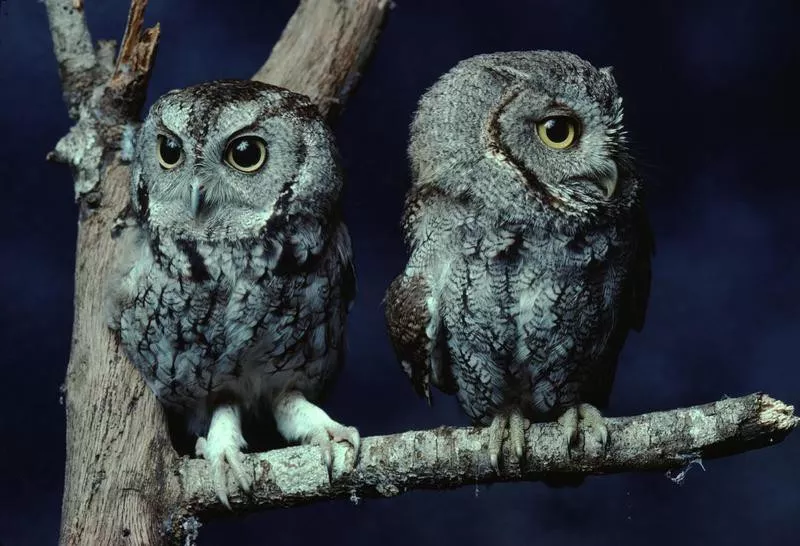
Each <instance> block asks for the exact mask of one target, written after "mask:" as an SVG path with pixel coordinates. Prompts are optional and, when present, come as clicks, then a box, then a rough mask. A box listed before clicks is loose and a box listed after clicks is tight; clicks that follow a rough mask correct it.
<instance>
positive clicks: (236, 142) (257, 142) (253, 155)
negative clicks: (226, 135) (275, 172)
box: [225, 136, 267, 173]
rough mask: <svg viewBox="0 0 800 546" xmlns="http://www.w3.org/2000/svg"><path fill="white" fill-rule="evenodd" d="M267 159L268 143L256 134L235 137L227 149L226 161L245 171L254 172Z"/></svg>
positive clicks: (238, 169)
mask: <svg viewBox="0 0 800 546" xmlns="http://www.w3.org/2000/svg"><path fill="white" fill-rule="evenodd" d="M266 161H267V144H266V143H265V142H264V141H263V140H261V139H260V138H258V137H255V136H242V137H239V138H235V139H233V140H232V141H231V143H230V144H228V149H227V150H225V163H227V164H228V165H230V166H231V167H233V168H234V169H236V170H237V171H242V172H243V173H253V172H256V171H257V170H258V169H260V168H261V167H262V166H263V165H264V163H266Z"/></svg>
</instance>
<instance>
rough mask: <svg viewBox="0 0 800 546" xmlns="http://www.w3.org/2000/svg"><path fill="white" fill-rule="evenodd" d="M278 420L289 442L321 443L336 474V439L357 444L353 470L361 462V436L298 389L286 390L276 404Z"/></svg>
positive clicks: (330, 473) (323, 454) (330, 466)
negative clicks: (307, 398)
mask: <svg viewBox="0 0 800 546" xmlns="http://www.w3.org/2000/svg"><path fill="white" fill-rule="evenodd" d="M273 409H274V415H275V421H276V423H277V424H278V430H279V431H280V433H281V435H283V437H284V438H285V439H286V440H287V441H289V442H299V443H301V444H303V445H316V446H319V448H320V450H321V452H322V462H323V463H324V464H325V467H326V468H327V469H328V475H329V477H332V474H333V468H334V466H335V465H334V463H335V461H334V456H333V442H337V443H338V442H347V443H349V444H350V445H351V446H353V462H352V466H351V467H350V468H348V469H347V470H352V469H353V467H355V464H356V462H357V461H358V454H359V450H360V447H361V437H360V435H359V433H358V430H356V429H355V428H354V427H348V426H345V425H342V424H341V423H337V422H336V421H334V420H333V419H331V418H330V417H329V416H328V414H327V413H325V412H324V411H323V410H322V408H320V407H318V406H315V405H314V404H312V403H311V402H309V401H308V400H306V399H305V397H304V396H303V395H302V394H301V393H299V392H295V391H290V392H288V393H284V394H283V395H282V396H281V397H279V398H278V399H277V400H276V401H275V403H274V405H273Z"/></svg>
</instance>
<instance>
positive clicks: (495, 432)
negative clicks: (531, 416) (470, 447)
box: [489, 410, 525, 473]
mask: <svg viewBox="0 0 800 546" xmlns="http://www.w3.org/2000/svg"><path fill="white" fill-rule="evenodd" d="M506 429H508V440H507V441H508V442H509V443H510V444H511V450H512V453H513V454H514V455H515V456H516V458H517V461H522V459H523V457H524V455H525V419H524V418H523V417H522V414H521V413H520V412H519V410H513V411H512V412H511V413H508V414H498V415H495V417H494V419H493V420H492V424H491V425H489V463H490V464H491V465H492V468H494V470H495V472H497V473H499V472H500V464H499V459H500V455H501V454H502V453H503V435H504V433H505V431H506Z"/></svg>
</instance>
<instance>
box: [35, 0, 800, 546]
mask: <svg viewBox="0 0 800 546" xmlns="http://www.w3.org/2000/svg"><path fill="white" fill-rule="evenodd" d="M45 3H46V6H47V11H48V17H49V20H50V28H51V33H52V36H53V43H54V51H55V55H56V59H57V61H58V65H59V70H60V74H61V79H62V83H63V90H64V99H65V102H66V104H67V107H68V109H69V112H70V115H71V116H72V117H73V118H74V119H76V124H75V126H74V127H73V128H72V129H71V130H70V132H69V133H68V134H67V135H66V136H65V137H64V138H62V139H61V140H60V141H59V143H58V144H57V145H56V149H55V150H54V151H53V152H52V153H51V154H50V155H49V158H50V159H53V160H56V161H61V162H65V163H68V164H69V165H70V166H71V167H72V170H73V174H74V178H75V195H76V199H77V201H78V203H79V206H80V223H79V227H78V240H77V256H76V271H75V315H74V327H73V339H72V351H71V354H70V361H69V365H68V368H67V377H66V384H65V405H66V417H67V461H66V469H65V487H64V499H63V507H62V523H61V544H68V545H73V544H87V545H104V544H126V545H127V544H162V543H175V544H192V543H193V542H194V540H195V539H196V537H197V531H198V528H199V519H198V518H200V517H210V516H214V515H219V514H220V513H222V512H223V510H222V507H221V506H220V504H219V502H218V500H217V498H216V496H215V494H214V492H213V489H212V486H211V481H210V476H209V473H208V466H207V464H206V463H205V461H202V460H192V459H188V458H185V457H184V458H179V457H178V456H177V455H176V453H175V452H174V450H173V449H172V446H171V444H170V441H169V438H168V434H167V427H166V423H165V419H164V416H163V413H162V411H161V409H160V407H159V405H158V403H157V401H156V399H155V396H154V395H153V394H152V392H151V391H150V390H149V389H147V388H146V386H145V384H144V382H143V381H142V379H141V377H140V376H139V374H138V372H136V370H135V369H134V368H133V366H131V364H130V363H129V362H128V361H127V359H126V358H125V357H124V355H123V354H122V353H121V351H120V347H119V346H118V345H117V344H116V342H115V340H114V339H113V337H112V336H111V334H110V332H109V330H108V329H107V327H106V324H105V320H104V317H105V301H104V293H103V290H102V287H103V286H104V285H105V282H106V281H105V275H106V273H107V272H108V271H109V270H110V268H111V265H112V261H113V256H114V254H115V241H114V239H112V237H111V232H112V228H113V227H114V225H115V220H116V218H117V217H118V214H119V212H120V211H121V210H123V209H124V207H125V205H126V204H127V201H128V182H129V171H128V166H127V165H126V164H125V163H124V161H122V159H121V150H120V148H121V142H122V138H121V137H122V135H123V133H124V132H125V131H126V130H129V129H130V128H131V127H132V125H133V124H135V123H136V122H137V120H138V116H139V111H140V109H141V106H142V104H143V102H144V98H145V93H146V87H147V81H148V78H149V74H150V71H151V69H152V65H153V62H154V59H155V52H156V46H157V43H158V36H159V32H160V30H159V27H158V25H156V26H155V27H153V28H150V29H143V14H144V8H145V6H146V4H147V2H146V0H133V1H132V3H131V9H130V13H129V18H128V25H127V29H126V32H125V36H124V38H123V41H122V45H121V47H120V54H119V55H118V56H117V58H116V61H115V60H114V44H113V43H112V42H100V43H98V45H97V47H95V46H94V45H93V44H92V41H91V37H90V34H89V31H88V29H87V26H86V21H85V19H84V16H83V2H82V1H81V0H45ZM389 7H390V6H389V2H388V1H387V0H337V1H332V0H331V1H312V0H301V2H300V5H299V7H298V9H297V12H296V13H295V14H294V16H293V17H292V18H291V20H290V21H289V23H288V25H287V27H286V30H285V31H284V33H283V35H282V36H281V38H280V40H279V42H278V43H277V44H276V46H275V48H274V49H273V51H272V55H271V56H270V58H269V60H268V61H267V63H266V64H265V65H264V66H263V67H262V68H261V69H260V70H259V71H258V73H257V74H256V75H255V76H254V79H258V80H261V81H267V82H270V83H273V84H278V85H282V86H284V87H287V88H289V89H292V90H293V91H297V92H300V93H303V94H306V95H308V96H310V97H311V98H312V99H313V100H315V101H316V102H317V104H318V105H319V107H320V109H321V110H322V111H323V112H324V113H326V114H327V115H328V118H329V119H330V118H333V117H334V116H335V115H336V114H337V113H338V112H339V111H340V109H341V106H342V104H343V102H344V100H345V99H346V98H347V96H348V95H349V94H350V93H351V92H352V90H353V87H354V85H355V84H356V82H357V81H358V79H359V75H360V73H361V70H362V69H363V66H364V64H365V63H366V61H367V59H368V57H369V54H370V52H371V50H372V47H373V44H374V41H375V40H376V37H377V35H378V33H379V31H380V28H381V26H382V24H383V22H384V20H385V18H386V15H387V13H388V10H389ZM797 421H798V419H797V418H796V417H795V416H794V415H793V408H792V407H791V406H787V405H786V404H784V403H782V402H780V401H778V400H774V399H772V398H770V397H768V396H766V395H763V394H753V395H750V396H746V397H743V398H737V399H727V400H722V401H720V402H716V403H714V404H707V405H705V406H698V407H694V408H687V409H678V410H673V411H669V412H660V413H652V414H648V415H640V416H636V417H623V418H615V419H609V420H608V426H609V430H610V434H611V440H610V443H609V444H608V446H607V447H606V449H605V450H600V449H598V446H591V445H589V446H577V447H575V448H573V449H572V450H569V449H567V447H566V445H565V444H564V437H563V435H562V434H561V432H560V429H559V428H558V426H557V425H555V424H552V423H551V424H533V425H529V426H528V429H527V450H528V451H527V455H526V458H525V459H524V461H522V462H521V463H520V462H518V461H516V460H515V459H513V458H512V457H510V454H508V453H505V454H504V455H505V457H504V458H503V465H502V471H501V473H500V474H499V475H498V474H497V473H496V472H495V471H494V470H493V469H492V468H491V467H490V465H489V464H488V460H487V457H486V445H487V443H488V436H487V432H486V431H484V430H481V429H472V428H463V429H457V428H446V427H444V428H439V429H436V430H431V431H411V432H404V433H400V434H394V435H389V436H380V437H371V438H365V439H364V440H363V443H362V450H361V454H360V457H359V460H358V461H357V463H356V464H355V467H353V463H354V461H353V460H352V453H351V452H349V451H348V450H346V449H345V448H344V447H342V446H338V447H337V452H336V460H335V465H334V471H333V473H332V476H328V474H327V471H326V470H325V467H324V466H323V464H322V460H321V457H320V454H319V452H318V451H317V450H316V449H315V448H312V447H291V448H286V449H280V450H275V451H271V452H268V453H256V454H250V455H248V456H247V458H246V460H247V465H249V468H250V469H251V471H252V472H253V474H254V477H255V480H256V486H255V489H254V491H253V492H252V494H251V495H249V496H248V497H247V498H244V497H242V495H241V494H239V493H234V494H232V496H231V500H232V504H233V508H234V511H236V512H243V511H251V510H256V509H264V508H268V507H275V506H287V505H295V504H300V503H308V502H312V501H317V500H324V499H330V498H335V497H341V496H351V497H353V498H357V497H358V496H381V497H390V496H393V495H396V494H399V493H401V492H404V491H407V490H410V489H414V488H436V489H445V488H453V487H458V486H461V485H474V484H476V483H488V482H493V481H529V480H536V479H542V478H548V477H554V476H555V477H565V476H570V475H571V476H583V475H588V474H603V473H611V472H623V471H633V470H653V469H668V468H676V467H678V468H680V467H683V466H685V465H687V464H690V463H691V462H692V461H699V460H702V459H708V458H713V457H720V456H725V455H731V454H734V453H738V452H740V451H744V450H747V449H754V448H758V447H763V446H766V445H771V444H773V443H777V442H779V441H781V440H782V439H783V438H784V437H785V436H786V435H787V434H788V433H789V432H790V431H791V430H792V429H793V428H794V427H795V426H796V425H797ZM682 476H683V474H682V473H681V474H678V477H677V478H675V479H679V478H681V477H682ZM231 489H232V491H236V488H233V487H232V488H231Z"/></svg>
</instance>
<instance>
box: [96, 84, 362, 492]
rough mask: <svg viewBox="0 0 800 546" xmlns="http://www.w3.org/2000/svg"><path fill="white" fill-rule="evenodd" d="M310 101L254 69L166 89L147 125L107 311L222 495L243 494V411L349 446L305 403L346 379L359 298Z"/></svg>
mask: <svg viewBox="0 0 800 546" xmlns="http://www.w3.org/2000/svg"><path fill="white" fill-rule="evenodd" d="M337 157H338V156H337V151H336V148H335V144H334V141H333V137H332V135H331V133H330V130H329V129H328V127H327V126H326V124H325V122H324V121H323V119H322V118H321V116H320V114H319V113H318V111H317V109H316V107H315V106H314V105H312V104H311V103H310V102H309V100H308V99H307V98H306V97H304V96H302V95H298V94H295V93H292V92H289V91H287V90H285V89H282V88H279V87H274V86H270V85H266V84H263V83H258V82H253V81H238V80H224V81H216V82H211V83H206V84H201V85H197V86H194V87H189V88H186V89H182V90H177V91H172V92H170V93H167V94H166V95H164V96H163V97H161V98H160V99H159V100H158V101H157V102H156V103H155V104H154V105H153V107H152V108H151V110H150V112H149V114H148V116H147V118H146V119H145V120H144V122H143V124H142V126H141V127H140V129H139V131H138V134H137V137H136V144H135V155H134V158H133V163H132V176H131V186H130V198H131V206H132V211H133V213H134V215H135V218H136V225H135V226H134V227H132V228H129V229H127V230H125V231H124V232H123V233H124V235H123V237H122V238H121V243H120V244H121V250H120V252H121V254H122V257H121V259H120V261H119V268H118V269H119V271H118V274H117V275H116V276H113V277H112V282H111V294H110V304H111V323H112V328H114V329H115V330H117V331H118V333H119V338H120V340H121V343H122V346H123V348H124V350H125V352H126V354H127V355H128V357H129V358H130V360H131V361H132V362H133V364H134V365H135V366H136V368H138V369H139V371H140V372H141V373H142V375H143V376H144V378H145V380H146V382H147V384H148V385H149V386H150V388H151V389H152V390H153V391H154V392H155V394H156V396H157V397H158V399H159V400H160V401H161V402H162V403H163V404H164V405H165V406H166V407H167V408H168V409H170V410H176V411H178V412H180V413H182V414H184V415H185V416H186V418H187V422H188V423H190V428H191V432H193V433H194V434H196V435H197V436H198V440H197V445H196V452H197V455H199V456H202V457H204V458H206V459H207V460H208V461H209V463H210V464H211V468H212V475H213V480H214V486H215V489H216V491H217V494H218V495H219V497H220V499H221V501H222V502H223V503H224V504H225V505H226V506H228V505H229V504H228V494H227V479H226V469H227V467H230V469H231V470H232V471H233V475H234V476H235V480H236V482H238V484H239V486H240V487H241V488H242V489H243V490H245V491H247V490H248V489H249V488H250V487H251V484H252V480H253V477H252V476H250V475H248V474H247V473H246V472H245V471H244V468H243V465H242V463H241V457H242V454H241V450H242V449H243V448H244V447H246V442H245V440H244V438H243V436H242V431H241V416H242V412H251V411H256V410H257V408H258V407H260V406H261V405H262V404H263V405H266V406H268V407H269V408H270V409H271V412H272V415H273V416H274V418H275V421H276V423H277V427H278V431H279V432H280V433H281V435H282V436H283V437H284V438H285V439H286V440H287V441H289V442H301V443H306V444H315V445H318V446H320V448H321V450H322V453H323V457H324V460H325V462H326V464H327V465H328V467H329V468H330V465H331V453H332V451H331V442H332V441H342V440H343V441H346V442H349V443H350V444H352V446H353V448H354V449H355V452H356V454H357V453H358V447H359V435H358V432H357V431H356V429H354V428H352V427H345V426H343V425H341V424H339V423H337V422H335V421H333V420H332V419H331V418H330V417H329V416H328V415H327V414H326V413H325V412H324V411H323V410H322V409H320V408H319V407H318V406H316V405H314V404H313V403H312V401H315V400H317V399H319V397H320V396H321V395H322V393H323V391H324V390H325V389H326V387H328V386H329V385H330V384H331V382H332V380H333V379H334V378H335V376H336V375H337V372H338V370H339V369H340V367H341V364H342V362H343V355H344V350H345V338H344V332H345V320H346V316H347V312H348V310H349V306H350V303H351V301H352V299H353V297H354V295H355V278H354V272H353V265H352V260H351V247H350V237H349V235H348V232H347V228H346V227H345V225H344V223H343V222H342V219H341V216H340V203H339V201H340V191H341V188H342V178H341V175H340V170H339V167H338V162H337V161H338V159H337Z"/></svg>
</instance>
